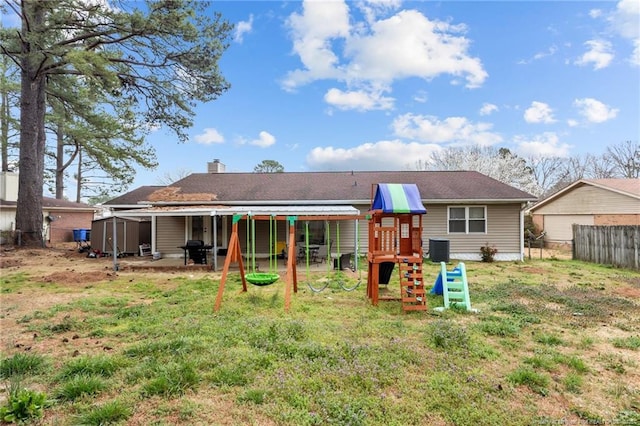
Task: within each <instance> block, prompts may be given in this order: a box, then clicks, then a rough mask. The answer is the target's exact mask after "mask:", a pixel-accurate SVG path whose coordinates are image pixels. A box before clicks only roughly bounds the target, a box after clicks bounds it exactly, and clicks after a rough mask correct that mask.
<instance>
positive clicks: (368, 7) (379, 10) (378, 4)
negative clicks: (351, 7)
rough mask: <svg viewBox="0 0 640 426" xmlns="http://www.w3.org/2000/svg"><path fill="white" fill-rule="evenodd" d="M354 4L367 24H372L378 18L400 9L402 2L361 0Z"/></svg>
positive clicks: (394, 0) (395, 0) (396, 0)
mask: <svg viewBox="0 0 640 426" xmlns="http://www.w3.org/2000/svg"><path fill="white" fill-rule="evenodd" d="M355 3H356V6H357V7H358V9H360V11H361V12H362V14H363V15H364V16H365V19H366V20H367V22H373V21H375V19H376V18H377V17H378V16H380V15H384V14H386V13H389V12H390V11H393V10H396V9H398V8H400V6H401V5H402V0H363V1H357V2H355Z"/></svg>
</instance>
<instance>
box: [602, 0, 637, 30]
mask: <svg viewBox="0 0 640 426" xmlns="http://www.w3.org/2000/svg"><path fill="white" fill-rule="evenodd" d="M609 22H610V23H611V27H612V28H613V29H614V31H616V32H617V33H618V34H620V35H621V36H622V37H624V38H628V39H631V40H636V39H638V38H640V2H638V0H621V1H619V2H618V4H617V5H616V10H615V11H614V12H613V13H612V14H611V16H610V17H609Z"/></svg>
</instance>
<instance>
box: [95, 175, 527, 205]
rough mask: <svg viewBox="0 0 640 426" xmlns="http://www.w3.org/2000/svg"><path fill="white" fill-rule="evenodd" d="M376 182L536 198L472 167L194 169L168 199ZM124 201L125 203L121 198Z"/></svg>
mask: <svg viewBox="0 0 640 426" xmlns="http://www.w3.org/2000/svg"><path fill="white" fill-rule="evenodd" d="M378 183H401V184H402V183H405V184H407V183H414V184H416V185H417V186H418V188H419V190H420V195H421V197H422V199H423V200H426V201H427V202H438V201H441V202H445V201H455V200H460V201H463V200H465V201H467V200H477V201H483V200H486V201H510V202H523V201H533V200H535V199H536V197H534V196H533V195H531V194H528V193H526V192H524V191H521V190H519V189H516V188H514V187H512V186H509V185H506V184H504V183H502V182H500V181H497V180H495V179H492V178H490V177H488V176H485V175H483V174H481V173H478V172H474V171H422V172H420V171H399V172H361V171H359V172H356V171H353V172H351V171H348V172H285V173H194V174H191V175H189V176H187V177H185V178H184V179H181V180H179V181H177V182H175V183H173V184H172V185H170V187H175V188H179V191H178V192H177V193H179V194H180V197H179V198H176V199H175V200H171V199H167V200H166V201H167V202H171V201H176V202H181V203H184V202H185V201H187V200H188V199H189V197H188V194H193V196H194V201H196V200H198V199H200V200H202V198H201V197H202V194H211V195H212V198H211V200H212V201H215V202H216V203H222V204H224V203H242V202H254V203H256V204H259V203H268V202H274V203H275V202H282V201H294V200H295V201H300V202H316V203H319V204H324V203H327V202H331V203H333V204H340V203H344V204H353V203H355V202H365V203H368V202H369V201H370V200H371V198H372V196H373V195H374V194H373V193H372V191H374V190H375V187H374V185H376V184H378ZM152 188H153V190H151V191H150V189H152ZM161 188H164V187H141V188H138V189H137V190H134V191H132V192H129V193H127V194H124V195H122V196H120V197H118V198H115V199H113V200H111V201H109V202H107V203H105V204H107V205H116V204H120V205H121V204H136V203H138V202H139V201H145V200H149V199H154V197H153V195H152V194H153V192H154V191H155V190H158V189H161ZM125 201H126V202H125Z"/></svg>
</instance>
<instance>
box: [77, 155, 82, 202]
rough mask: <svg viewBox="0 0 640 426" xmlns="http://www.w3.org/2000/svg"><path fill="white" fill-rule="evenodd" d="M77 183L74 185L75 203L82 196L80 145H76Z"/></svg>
mask: <svg viewBox="0 0 640 426" xmlns="http://www.w3.org/2000/svg"><path fill="white" fill-rule="evenodd" d="M77 181H78V185H77V186H76V203H79V202H80V199H81V198H82V197H81V195H82V147H78V178H77Z"/></svg>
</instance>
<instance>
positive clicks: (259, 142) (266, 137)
mask: <svg viewBox="0 0 640 426" xmlns="http://www.w3.org/2000/svg"><path fill="white" fill-rule="evenodd" d="M274 143H276V138H275V137H274V136H273V135H272V134H271V133H269V132H265V131H264V130H263V131H262V132H260V134H259V135H258V139H254V140H252V141H251V142H249V145H254V146H257V147H260V148H267V147H270V146H271V145H273V144H274Z"/></svg>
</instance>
